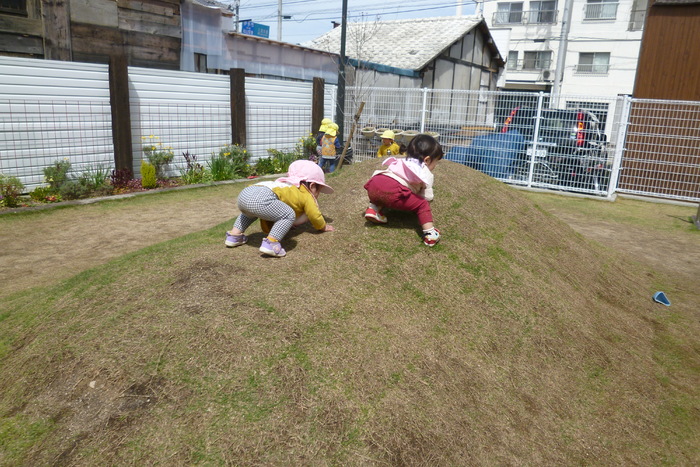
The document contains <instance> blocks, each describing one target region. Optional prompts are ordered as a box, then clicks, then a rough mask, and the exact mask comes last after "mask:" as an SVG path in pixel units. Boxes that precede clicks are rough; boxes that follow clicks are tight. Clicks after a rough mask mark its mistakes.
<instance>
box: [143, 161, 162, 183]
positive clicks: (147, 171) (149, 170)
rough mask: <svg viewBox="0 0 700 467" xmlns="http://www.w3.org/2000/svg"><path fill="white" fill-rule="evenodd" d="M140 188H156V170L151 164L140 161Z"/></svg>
mask: <svg viewBox="0 0 700 467" xmlns="http://www.w3.org/2000/svg"><path fill="white" fill-rule="evenodd" d="M141 186H142V187H144V188H155V187H157V186H158V179H157V178H156V168H155V166H154V165H153V164H149V163H148V162H146V161H141Z"/></svg>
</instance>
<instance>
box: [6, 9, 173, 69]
mask: <svg viewBox="0 0 700 467" xmlns="http://www.w3.org/2000/svg"><path fill="white" fill-rule="evenodd" d="M27 10H28V11H27V16H26V17H24V16H17V15H9V14H5V13H0V55H12V56H22V57H33V58H46V59H52V60H69V61H70V60H74V61H80V62H90V63H109V61H110V57H111V56H116V55H123V56H124V57H126V60H127V63H128V65H133V66H142V67H151V68H165V69H172V70H179V69H180V48H181V22H180V0H138V1H134V0H27Z"/></svg>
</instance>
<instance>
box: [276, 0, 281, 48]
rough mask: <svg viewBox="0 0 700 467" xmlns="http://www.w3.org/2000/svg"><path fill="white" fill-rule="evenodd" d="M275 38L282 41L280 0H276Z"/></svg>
mask: <svg viewBox="0 0 700 467" xmlns="http://www.w3.org/2000/svg"><path fill="white" fill-rule="evenodd" d="M277 40H278V41H279V42H282V0H277Z"/></svg>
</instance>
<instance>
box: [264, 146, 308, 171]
mask: <svg viewBox="0 0 700 467" xmlns="http://www.w3.org/2000/svg"><path fill="white" fill-rule="evenodd" d="M267 152H268V154H270V157H266V158H262V159H258V161H257V162H256V163H255V173H256V174H257V175H267V174H279V173H284V172H287V171H288V170H289V165H290V164H291V163H292V162H294V161H295V160H298V159H300V158H302V157H304V154H303V153H299V152H297V151H294V152H283V151H278V150H277V149H268V150H267Z"/></svg>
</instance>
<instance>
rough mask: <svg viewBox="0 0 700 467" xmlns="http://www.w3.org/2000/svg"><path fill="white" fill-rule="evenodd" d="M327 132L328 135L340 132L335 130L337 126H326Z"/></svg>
mask: <svg viewBox="0 0 700 467" xmlns="http://www.w3.org/2000/svg"><path fill="white" fill-rule="evenodd" d="M326 134H327V135H331V136H335V135H337V134H338V133H337V132H336V131H335V128H330V127H329V128H326Z"/></svg>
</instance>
